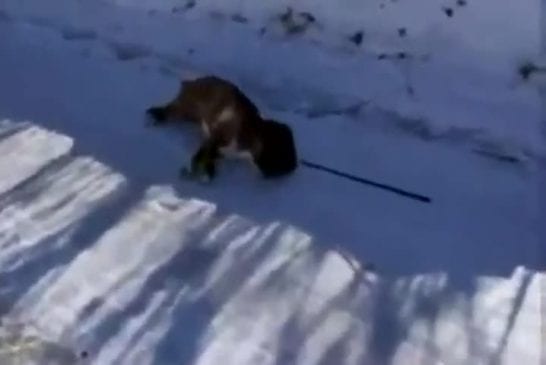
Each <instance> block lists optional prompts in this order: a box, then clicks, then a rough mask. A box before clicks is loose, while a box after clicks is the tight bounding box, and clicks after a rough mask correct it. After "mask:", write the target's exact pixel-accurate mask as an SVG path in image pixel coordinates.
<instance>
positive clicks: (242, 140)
mask: <svg viewBox="0 0 546 365" xmlns="http://www.w3.org/2000/svg"><path fill="white" fill-rule="evenodd" d="M147 113H148V114H149V115H151V116H152V117H153V119H154V124H156V125H158V124H163V123H166V122H168V121H171V120H185V121H190V122H193V123H199V124H200V126H201V129H202V131H203V135H204V141H203V142H202V144H201V146H200V148H199V149H198V150H197V152H196V153H195V154H194V155H193V157H192V164H191V172H192V174H194V175H202V174H205V176H206V177H208V178H209V179H212V178H213V177H214V176H215V174H216V163H217V161H218V160H219V159H220V158H221V157H222V156H225V155H228V154H237V155H250V157H251V158H252V160H253V161H254V163H255V164H256V166H257V167H258V168H259V170H260V171H261V172H262V174H263V176H264V177H278V176H283V175H287V174H289V173H291V172H293V171H294V170H295V169H296V167H297V165H298V158H297V152H296V148H295V145H294V137H293V134H292V131H291V129H290V128H289V127H288V126H287V125H286V124H284V123H280V122H277V121H274V120H263V119H262V117H261V115H260V112H259V111H258V108H257V107H256V106H255V105H254V103H253V102H252V101H251V100H250V99H249V98H248V97H247V96H246V95H244V94H243V92H242V91H241V90H239V88H237V86H235V85H234V84H232V83H230V82H229V81H226V80H223V79H221V78H219V77H215V76H206V77H201V78H197V79H195V80H191V81H182V85H181V90H180V91H179V93H178V95H177V96H176V98H175V99H174V100H172V101H171V102H169V103H168V104H166V105H163V106H154V107H151V108H149V109H148V110H147Z"/></svg>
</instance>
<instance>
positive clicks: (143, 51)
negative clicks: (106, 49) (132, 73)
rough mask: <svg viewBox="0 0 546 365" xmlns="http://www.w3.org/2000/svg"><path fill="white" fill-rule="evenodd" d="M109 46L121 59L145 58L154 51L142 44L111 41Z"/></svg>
mask: <svg viewBox="0 0 546 365" xmlns="http://www.w3.org/2000/svg"><path fill="white" fill-rule="evenodd" d="M109 46H110V48H111V49H112V51H113V52H114V54H115V56H116V58H117V59H118V60H120V61H131V60H135V59H139V58H145V57H148V56H150V55H151V54H152V51H151V50H150V49H149V48H148V47H146V46H143V45H140V44H134V43H117V42H111V43H110V44H109Z"/></svg>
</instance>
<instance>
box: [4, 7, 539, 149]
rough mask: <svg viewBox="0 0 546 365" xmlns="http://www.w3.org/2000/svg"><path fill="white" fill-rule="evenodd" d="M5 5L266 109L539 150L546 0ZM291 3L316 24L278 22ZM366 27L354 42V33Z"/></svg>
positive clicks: (16, 15) (70, 34)
mask: <svg viewBox="0 0 546 365" xmlns="http://www.w3.org/2000/svg"><path fill="white" fill-rule="evenodd" d="M4 3H5V5H4V8H5V10H6V13H7V14H8V15H9V17H12V18H14V19H26V20H27V21H30V22H32V23H34V24H40V25H42V26H46V27H49V28H56V29H60V30H61V31H62V32H63V36H64V37H65V38H68V39H75V38H77V39H79V40H87V41H89V40H96V39H100V40H101V41H102V42H104V43H105V45H106V46H107V47H109V48H113V49H117V51H115V52H116V54H117V56H118V57H120V59H126V60H135V59H138V58H150V57H158V58H161V59H162V60H163V66H162V67H161V70H160V71H161V72H164V73H171V74H175V75H179V74H180V70H181V69H182V68H183V66H186V67H185V68H186V69H187V68H189V66H191V68H193V69H194V70H196V71H197V72H198V73H211V72H212V73H217V74H220V75H223V76H225V77H228V78H231V79H234V80H236V81H238V82H239V83H240V84H242V85H243V86H246V89H249V90H255V95H253V96H254V97H255V98H256V99H258V100H259V101H260V102H261V103H262V104H263V106H264V108H265V110H266V111H267V110H298V111H300V112H304V113H310V114H313V113H315V114H317V113H318V114H320V113H321V112H322V113H324V112H328V111H332V110H334V111H336V110H337V111H339V110H341V111H346V110H354V111H355V112H354V113H353V115H356V116H359V117H360V118H362V119H363V120H364V121H365V122H366V123H368V124H374V123H375V121H374V120H373V118H372V117H370V116H369V115H367V113H365V112H363V109H359V108H358V107H357V106H358V105H366V106H367V109H364V110H370V109H371V108H373V107H376V108H379V109H382V110H387V111H392V112H395V113H397V114H399V115H401V116H403V117H404V119H403V120H402V122H400V123H395V126H397V127H401V129H403V130H406V131H411V132H412V133H414V134H417V135H419V136H420V137H422V138H429V139H430V138H432V139H435V138H440V139H448V140H453V141H457V140H463V141H469V140H470V141H473V142H474V143H477V144H479V145H480V148H481V149H487V150H492V151H493V152H495V153H499V154H505V155H511V156H513V157H515V158H518V159H525V158H527V157H528V156H529V155H533V154H535V153H536V152H537V151H538V150H539V146H540V139H539V133H538V131H539V120H540V107H539V106H540V103H539V98H538V95H537V93H536V90H535V89H534V87H532V86H530V85H527V84H526V83H523V82H521V81H520V80H519V75H518V67H519V66H520V65H521V64H522V63H523V62H525V61H526V60H532V59H533V58H534V57H535V56H537V54H538V53H539V41H540V14H541V12H540V2H539V1H538V0H525V1H511V0H502V1H496V0H483V1H470V0H466V1H465V5H464V6H459V5H457V2H455V1H452V2H445V3H443V4H441V3H438V2H437V1H433V0H420V1H396V2H391V1H386V2H382V1H371V0H369V1H355V0H344V1H341V2H331V1H326V0H324V1H322V0H321V1H318V0H317V1H311V0H309V1H303V2H302V1H297V2H296V1H294V2H287V1H237V2H235V1H217V0H210V1H209V0H196V2H195V6H192V5H191V4H192V2H191V1H190V2H187V1H185V0H184V1H174V0H173V1H132V0H125V1H122V0H119V1H114V0H110V1H106V2H98V1H88V2H74V1H67V0H55V1H48V2H47V3H44V2H42V1H25V2H22V1H18V0H6V1H4ZM114 4H118V5H125V6H127V7H126V9H125V10H119V9H118V8H117V7H116V6H114ZM188 4H189V5H188ZM286 6H291V7H292V8H293V9H294V11H295V12H296V13H297V12H308V13H310V14H312V16H313V17H314V18H315V19H316V21H315V23H313V24H312V25H310V26H309V27H308V29H307V28H306V30H305V31H301V32H300V33H298V34H297V35H288V36H284V35H283V36H280V34H282V33H283V32H285V31H286V24H288V23H290V24H291V25H290V24H289V26H288V27H289V28H291V29H297V26H298V22H301V19H302V18H301V16H300V17H299V18H298V17H296V18H297V19H296V20H294V21H295V22H296V24H295V25H294V24H292V23H293V21H290V20H286V17H285V18H284V19H285V20H284V21H280V20H279V14H281V13H283V12H285V10H286ZM446 7H448V8H451V9H452V10H453V16H452V17H448V16H447V15H446V11H447V10H446V9H445V8H446ZM130 9H139V10H134V11H132V10H130ZM211 13H212V15H213V16H212V18H210V15H211ZM203 18H206V21H203ZM232 19H234V20H232ZM282 24H284V25H282ZM294 27H295V28H294ZM402 28H403V29H404V30H403V33H401V32H402ZM262 31H265V34H263V35H260V34H261V33H262ZM360 31H362V32H363V36H362V44H361V45H356V44H354V42H353V41H351V40H350V37H351V36H355V34H356V33H358V32H360ZM82 32H83V33H82ZM78 34H80V35H82V34H83V35H85V36H77V35H78ZM401 34H403V36H401ZM75 35H76V36H75ZM264 37H265V38H266V39H269V40H270V42H268V45H267V47H264V46H263V39H264ZM128 47H129V49H128ZM126 51H128V52H126ZM402 53H403V56H404V58H403V59H400V57H401V56H400V54H402ZM173 89H174V86H173ZM282 96H284V98H282ZM273 99H274V100H275V101H272V100H273ZM351 107H353V108H352V109H351ZM389 120H391V121H392V120H399V119H396V118H390V119H389Z"/></svg>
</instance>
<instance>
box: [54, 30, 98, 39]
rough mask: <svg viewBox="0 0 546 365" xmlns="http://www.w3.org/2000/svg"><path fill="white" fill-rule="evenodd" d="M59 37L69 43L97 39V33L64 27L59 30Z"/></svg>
mask: <svg viewBox="0 0 546 365" xmlns="http://www.w3.org/2000/svg"><path fill="white" fill-rule="evenodd" d="M61 36H62V37H63V39H66V40H69V41H78V40H93V39H96V38H97V33H96V32H95V31H94V30H92V29H79V28H72V27H66V28H63V29H61Z"/></svg>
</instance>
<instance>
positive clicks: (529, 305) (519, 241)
mask: <svg viewBox="0 0 546 365" xmlns="http://www.w3.org/2000/svg"><path fill="white" fill-rule="evenodd" d="M118 3H123V4H122V5H134V3H133V4H130V2H121V1H118ZM146 3H147V4H146ZM166 3H167V2H164V3H163V4H166ZM172 3H175V2H172ZM178 3H179V2H176V4H175V5H177V4H178ZM503 3H505V4H507V2H503ZM141 4H144V5H146V7H145V8H144V9H142V8H139V7H137V8H134V7H133V6H130V7H119V6H118V5H113V4H112V2H111V1H110V2H98V1H61V0H55V1H50V2H47V3H45V2H43V1H28V0H27V1H22V0H18V1H11V0H4V1H2V2H0V121H2V122H1V124H0V151H1V153H0V271H1V272H0V275H1V276H0V316H1V317H0V318H1V320H2V322H1V324H2V326H0V338H1V339H2V342H1V343H0V363H1V364H4V363H8V364H9V363H17V362H16V360H17V359H18V357H19V358H20V359H19V360H21V361H22V362H21V363H23V364H34V363H35V364H48V363H51V364H74V363H79V362H81V363H92V364H100V365H102V364H167V365H168V364H181V363H183V364H196V365H208V364H218V363H220V362H222V363H225V364H226V365H227V364H234V365H235V364H237V365H250V364H252V365H254V364H260V365H261V364H278V365H291V364H298V365H300V364H321V365H337V364H347V365H353V364H354V365H356V364H378V365H382V364H404V365H405V364H532V365H534V364H537V365H538V364H540V356H541V353H540V352H541V341H542V338H541V333H543V332H544V328H543V327H542V326H543V325H542V322H541V285H542V286H543V285H544V275H543V274H541V273H540V270H543V269H544V266H545V262H546V261H545V257H544V255H543V251H544V245H543V241H541V238H542V237H541V236H540V235H539V232H540V230H539V228H540V226H541V224H540V223H541V222H540V216H539V215H540V212H541V208H542V207H541V206H539V204H540V202H541V200H540V199H539V196H540V185H539V178H538V174H537V164H536V161H535V160H536V159H535V158H534V156H535V152H536V151H537V150H538V149H535V147H537V146H538V138H537V137H538V135H539V133H538V125H539V122H540V115H539V113H540V108H539V107H540V103H539V101H540V99H539V97H538V92H537V91H536V90H534V89H533V88H532V87H531V86H528V85H525V84H518V85H517V87H516V86H514V85H512V89H510V88H509V85H508V84H506V82H507V80H509V79H510V77H511V76H510V75H511V73H510V72H508V69H509V67H508V65H511V66H514V59H515V58H514V57H513V56H514V55H517V54H519V55H525V54H526V53H528V54H531V55H532V54H533V52H534V51H533V50H534V48H533V47H535V46H536V47H538V45H537V44H538V35H537V34H535V35H533V36H534V37H536V38H532V37H530V38H529V39H528V42H527V43H525V42H523V43H521V48H515V47H505V48H502V49H501V48H498V49H497V51H498V52H497V53H495V52H494V50H491V52H492V54H495V55H496V56H497V57H499V58H500V61H498V62H497V63H495V64H492V65H491V67H485V66H484V65H485V64H486V63H475V62H473V60H474V59H476V60H477V59H479V60H483V58H480V53H479V52H477V51H476V52H477V53H472V52H470V53H472V54H471V55H467V56H468V57H462V58H461V59H462V60H464V62H462V63H463V65H462V66H461V67H458V66H457V65H456V64H454V63H455V60H454V59H452V60H451V61H453V62H451V63H450V62H447V60H449V59H450V58H453V57H454V56H453V54H451V55H450V54H449V52H448V51H447V50H445V49H444V50H443V53H442V52H440V53H441V54H442V55H443V56H442V57H444V58H443V60H444V61H446V62H443V61H442V62H437V63H436V64H434V63H433V64H430V63H429V64H428V66H427V67H424V66H423V67H422V69H421V70H420V68H419V66H415V65H413V66H411V67H410V68H406V69H404V67H399V66H400V65H397V64H396V65H393V64H391V63H385V62H379V60H377V56H376V55H372V54H371V53H373V52H376V51H377V52H379V53H382V52H387V51H388V48H389V47H391V48H392V47H394V46H392V44H390V43H389V42H387V41H385V42H382V41H381V38H380V36H379V35H378V37H379V38H377V39H376V45H374V46H373V47H370V48H366V51H362V52H361V51H359V50H356V49H353V48H350V46H347V47H341V48H340V47H339V44H338V45H337V46H336V43H335V42H334V41H333V40H332V39H333V37H334V36H333V35H332V39H331V42H330V43H328V42H326V43H325V44H321V43H317V42H316V39H317V38H316V37H315V38H313V37H311V36H310V37H309V38H305V37H300V38H297V39H284V38H282V37H279V36H278V34H277V35H276V36H271V35H268V32H266V34H265V35H264V36H260V35H259V34H258V33H257V32H255V30H256V29H254V28H253V27H252V26H250V25H249V24H247V23H243V24H242V23H240V22H232V21H225V20H222V19H219V17H218V16H215V17H214V18H213V19H212V20H211V19H209V17H208V16H207V17H204V16H202V14H201V15H200V14H198V13H196V14H192V13H191V12H183V11H182V12H179V11H176V12H174V13H173V12H171V11H170V9H171V8H168V9H169V11H168V12H167V11H165V9H167V8H160V9H159V10H158V11H157V12H150V4H157V2H150V1H148V2H143V3H141ZM245 4H247V5H245ZM248 4H250V3H249V2H241V3H240V5H241V6H243V7H244V6H248ZM387 5H388V3H387ZM471 5H473V2H472V3H470V4H469V6H471ZM211 6H212V5H211ZM211 9H213V8H212V7H211ZM264 9H267V7H265V8H264ZM503 9H504V10H505V11H506V12H505V13H502V12H501V13H502V14H505V15H506V14H511V15H512V16H514V17H515V18H518V16H520V17H521V16H523V15H529V16H530V18H529V19H528V20H527V22H524V23H522V24H520V25H519V26H516V25H513V24H518V23H517V22H515V21H514V22H513V23H509V25H510V26H513V27H514V28H516V29H520V30H521V33H518V32H517V31H513V32H512V28H509V30H510V32H508V31H507V33H508V34H512V35H514V37H513V38H508V39H512V40H514V41H513V42H509V43H510V44H511V45H517V44H518V43H517V42H516V41H515V40H518V41H520V40H521V39H522V38H520V36H521V35H522V34H530V31H531V30H532V29H534V28H533V27H534V26H535V25H536V24H535V23H534V21H537V19H538V18H536V19H535V17H538V15H534V13H531V12H530V11H527V10H526V9H527V8H519V7H517V6H514V7H508V9H505V8H503ZM522 9H523V10H522ZM534 9H535V10H536V9H538V5H536V6H535V8H534ZM213 10H217V11H219V10H218V9H213ZM220 10H223V9H220ZM509 10H510V11H509ZM241 12H242V11H241ZM248 12H249V13H252V14H255V10H253V9H249V10H248ZM264 14H265V13H264ZM537 14H538V12H537ZM244 15H245V16H246V17H248V18H249V19H250V18H251V17H250V16H249V15H248V14H246V13H245V14H244ZM516 15H518V16H516ZM408 16H409V15H408ZM317 17H318V15H317ZM501 18H502V17H501ZM252 19H254V18H252ZM332 19H333V20H332V22H333V23H332V24H330V25H329V26H330V27H332V28H333V29H338V30H339V32H341V30H342V29H343V27H342V26H341V24H342V23H340V22H341V20H339V19H338V20H336V18H335V17H334V18H332ZM340 19H349V24H350V21H351V20H350V17H346V16H345V15H343V17H341V18H340ZM503 19H504V18H503ZM533 20H534V21H533ZM474 21H476V22H478V20H477V19H475V20H474ZM336 22H337V23H336ZM378 23H380V22H378ZM491 24H493V25H496V24H497V23H496V22H495V21H491ZM507 26H508V25H507ZM336 27H337V28H336ZM492 27H493V28H494V26H492ZM485 29H489V28H487V27H485ZM339 32H338V33H339ZM330 34H334V35H335V34H336V32H331V33H330ZM372 34H375V33H373V32H372ZM377 34H379V33H377ZM465 39H466V38H465ZM469 39H470V38H469ZM313 41H314V42H313ZM535 41H536V42H537V43H533V42H535ZM416 43H419V42H416ZM493 44H497V45H499V43H493ZM467 46H468V45H465V47H467ZM374 47H375V48H374ZM380 47H384V48H385V49H379V48H380ZM396 47H398V46H396ZM396 47H395V48H394V49H396ZM465 47H462V46H461V47H459V48H457V47H455V49H459V50H460V49H462V48H465ZM467 48H469V49H470V48H471V47H470V46H468V47H467ZM478 48H479V47H478ZM506 49H510V52H508V53H509V55H508V53H503V52H504V51H506ZM372 51H373V52H372ZM520 51H521V52H520ZM396 52H398V50H396ZM537 52H538V50H537ZM499 55H503V57H500V56H499ZM504 56H506V57H504ZM432 59H434V58H432ZM440 59H442V58H441V57H440ZM469 65H470V66H473V67H469ZM499 65H500V66H499ZM497 66H498V67H497ZM516 68H517V67H516ZM400 70H406V71H407V72H409V71H411V86H412V87H413V88H415V90H414V93H415V95H416V96H418V97H419V98H418V99H417V100H413V101H412V100H411V98H410V96H409V95H408V93H407V86H408V82H407V76H408V73H407V72H406V71H404V72H402V73H400ZM416 70H417V71H416ZM418 70H420V71H418ZM211 72H214V73H218V74H221V75H224V76H226V77H229V78H231V79H232V80H234V81H236V82H238V83H240V84H241V85H242V86H243V88H244V89H245V91H247V92H248V93H249V95H251V96H252V97H253V98H255V99H256V101H257V102H258V103H259V104H260V106H261V107H262V108H263V110H264V112H265V113H266V114H269V115H273V116H275V117H277V118H279V119H282V120H285V121H287V122H288V123H290V124H291V126H292V127H293V128H294V131H295V134H296V138H297V142H298V147H299V150H300V154H301V155H302V156H303V157H305V158H307V159H309V160H312V161H315V162H319V163H323V164H326V165H328V166H332V167H336V168H338V169H341V170H344V171H350V172H352V173H355V174H358V175H362V176H366V177H369V178H372V179H375V180H379V181H383V182H387V183H390V184H393V185H399V186H402V187H404V188H406V189H409V190H412V191H416V192H420V193H423V194H426V195H429V196H430V197H431V198H432V203H431V204H423V203H419V202H415V201H411V200H407V199H404V198H401V197H399V196H396V195H392V194H389V193H386V192H382V191H380V190H377V189H373V188H371V187H366V186H361V185H359V184H355V183H353V182H350V181H346V180H341V179H339V178H337V177H334V176H331V175H327V174H325V173H323V172H320V171H314V170H310V169H307V168H304V167H302V168H301V169H300V170H298V172H297V173H296V174H295V176H293V177H291V178H289V179H286V180H284V181H282V182H278V181H277V182H265V181H262V180H260V179H258V178H257V177H256V176H254V175H252V173H251V172H250V170H249V169H248V167H247V166H245V165H241V164H238V163H226V164H225V165H224V166H223V169H222V170H221V175H220V176H219V179H218V180H217V181H216V182H215V183H214V184H212V185H211V186H200V185H196V184H194V183H191V182H185V181H180V180H179V179H178V178H177V176H176V172H177V170H178V167H179V166H180V165H181V164H182V163H184V162H185V160H187V158H188V156H189V154H190V153H191V151H192V150H193V148H195V146H196V143H197V133H196V132H195V131H193V130H191V129H188V130H186V129H184V130H183V131H173V130H164V131H160V130H156V129H151V128H146V127H145V120H144V116H143V110H145V109H146V108H147V107H148V106H149V105H150V104H153V103H155V102H157V101H160V100H164V99H165V98H168V97H170V96H172V94H173V93H174V91H175V90H176V88H177V86H178V76H179V75H183V76H189V75H195V74H203V73H211ZM416 72H417V73H416ZM418 72H420V73H418ZM487 72H491V74H488V73H487ZM512 76H513V75H512ZM427 80H429V81H427ZM514 80H515V79H514ZM448 81H450V82H448ZM500 84H502V85H503V87H501V86H499V85H500ZM419 85H421V86H419ZM442 86H446V87H445V88H443V87H442ZM469 92H472V94H468V93H469ZM457 93H459V97H460V98H455V99H449V98H450V97H452V96H453V95H454V94H457ZM427 95H428V96H427ZM372 99H373V100H372ZM372 101H373V103H372ZM359 105H363V106H361V107H357V106H359ZM417 107H418V110H417V111H418V112H419V113H423V115H419V118H418V119H415V118H413V117H414V116H415V115H414V112H415V111H416V109H415V108H417ZM410 116H411V117H412V118H410ZM423 116H425V117H426V118H422V117H423ZM440 116H441V117H440ZM516 116H517V117H516ZM436 117H439V118H436ZM483 117H487V119H486V121H484V120H483ZM519 118H521V119H519ZM493 119H495V120H498V123H492V122H491V120H493ZM516 122H517V123H519V125H518V127H517V128H515V127H514V125H513V124H514V123H516ZM473 129H476V130H479V131H480V133H473V132H472V130H473ZM407 132H411V133H407ZM484 133H485V135H484ZM416 136H417V137H420V138H416ZM534 138H536V140H534ZM457 142H465V144H464V145H461V144H460V143H457ZM467 147H470V148H467ZM476 149H480V150H482V151H483V149H486V151H485V152H486V154H487V155H490V154H493V155H494V156H495V157H496V158H490V156H489V157H488V156H484V155H483V154H476V153H473V152H472V151H473V150H476ZM533 151H534V152H533ZM502 157H504V159H503V158H502ZM512 158H515V159H516V160H518V159H519V160H524V162H525V163H522V162H513V161H512ZM505 160H508V161H505ZM510 161H512V162H510ZM372 265H373V267H375V270H371V269H370V267H371V266H372ZM48 361H49V362H48Z"/></svg>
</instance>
